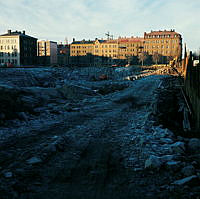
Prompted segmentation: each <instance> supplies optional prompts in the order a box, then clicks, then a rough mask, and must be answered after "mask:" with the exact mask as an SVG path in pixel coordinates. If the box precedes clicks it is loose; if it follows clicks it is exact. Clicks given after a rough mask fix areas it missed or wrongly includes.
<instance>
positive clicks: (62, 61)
mask: <svg viewBox="0 0 200 199" xmlns="http://www.w3.org/2000/svg"><path fill="white" fill-rule="evenodd" d="M57 59H58V65H60V66H66V65H69V59H70V45H69V44H58V45H57Z"/></svg>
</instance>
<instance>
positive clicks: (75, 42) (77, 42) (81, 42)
mask: <svg viewBox="0 0 200 199" xmlns="http://www.w3.org/2000/svg"><path fill="white" fill-rule="evenodd" d="M93 43H94V41H90V40H89V41H85V40H82V41H73V42H72V43H71V44H93Z"/></svg>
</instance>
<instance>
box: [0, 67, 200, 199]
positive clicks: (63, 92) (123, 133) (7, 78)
mask: <svg viewBox="0 0 200 199" xmlns="http://www.w3.org/2000/svg"><path fill="white" fill-rule="evenodd" d="M135 68H137V67H136V66H134V67H130V68H129V67H127V68H116V69H115V68H103V67H102V68H100V67H99V68H93V67H92V68H71V69H70V68H57V69H54V68H53V69H52V68H43V69H40V68H39V69H30V70H29V69H28V70H27V69H26V70H25V69H20V70H19V71H18V70H17V69H13V71H15V70H16V74H13V71H11V70H10V69H8V70H7V73H5V74H4V73H2V72H1V71H0V79H1V81H3V83H2V84H1V85H0V93H1V92H2V93H3V94H5V95H4V96H2V95H0V102H3V104H4V105H5V106H2V103H0V104H1V105H0V126H1V128H0V142H1V151H0V164H1V166H2V167H1V168H2V169H1V174H2V176H3V178H2V179H1V182H0V198H1V196H2V195H1V194H4V195H5V193H6V194H7V195H8V194H11V196H10V197H7V198H6V199H14V198H20V197H21V198H44V199H46V198H51V197H56V196H58V198H59V197H60V198H62V196H63V195H64V197H68V198H89V197H92V198H95V197H96V196H97V193H102V191H105V193H106V194H108V195H107V197H109V198H112V197H113V198H118V196H119V197H120V198H127V199H128V198H130V196H131V198H156V197H159V198H163V196H165V194H169V195H166V198H173V197H171V196H173V194H174V193H175V192H174V191H178V189H177V188H176V187H177V185H183V186H184V188H183V192H184V194H188V193H189V192H192V193H193V194H194V195H195V194H196V192H198V189H197V188H196V192H195V191H190V190H188V188H191V187H192V186H194V187H192V188H195V187H197V186H198V185H197V184H196V180H198V179H199V177H198V176H199V169H200V168H199V163H200V153H198V152H197V151H198V149H199V148H198V147H199V146H198V142H199V141H198V139H195V140H194V139H188V138H184V137H177V136H176V135H175V134H174V133H173V132H175V133H177V132H178V131H177V132H176V129H179V127H180V126H176V125H180V123H179V122H180V121H177V120H175V119H174V116H175V115H176V113H177V112H176V110H175V109H174V107H173V106H172V105H173V104H174V101H176V100H177V98H176V96H175V95H177V93H176V92H177V90H175V91H174V90H172V89H171V88H170V86H169V85H170V84H171V83H172V85H174V83H173V78H172V77H168V76H155V75H154V76H146V77H144V76H145V75H141V74H140V71H141V69H140V71H138V70H137V71H135V70H136V69H135ZM135 72H137V74H136V73H135ZM148 72H150V71H148ZM102 74H105V75H106V77H108V78H104V79H102V81H98V80H99V77H100V76H101V75H102ZM23 76H24V77H23ZM126 77H129V79H131V80H134V81H126V80H124V79H125V78H126ZM29 79H30V81H29ZM127 79H128V78H127ZM136 79H137V80H136ZM172 87H173V89H175V87H174V86H172ZM4 102H6V103H4ZM163 104H164V106H163ZM5 110H6V111H5ZM177 114H179V113H177ZM178 118H179V117H178ZM181 123H182V121H181ZM168 127H169V128H170V130H169V129H168ZM194 146H195V147H194ZM193 151H194V152H193ZM5 168H6V169H5ZM8 169H9V170H8ZM11 171H13V173H12V172H11ZM6 173H7V174H6ZM181 177H188V178H183V179H180V178H181ZM177 179H180V180H177ZM171 182H174V184H173V183H171ZM104 183H105V186H104V188H105V190H104V188H103V190H102V184H104ZM166 184H167V185H166ZM62 185H64V188H63V186H62ZM99 187H100V189H99ZM119 187H120V188H119ZM72 190H73V193H72ZM85 190H89V192H87V193H89V194H90V196H88V195H87V193H86V191H85ZM173 192H174V193H173ZM112 193H116V196H111V195H112ZM62 194H63V195H62ZM70 194H74V195H70ZM78 194H80V195H78ZM120 194H122V195H120ZM125 194H127V195H125ZM129 194H130V195H129ZM61 195H62V196H61ZM180 196H182V195H181V194H180ZM98 197H99V198H102V199H103V198H104V196H103V195H98ZM174 198H175V197H174ZM183 198H184V195H183Z"/></svg>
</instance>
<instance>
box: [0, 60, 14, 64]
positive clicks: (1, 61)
mask: <svg viewBox="0 0 200 199" xmlns="http://www.w3.org/2000/svg"><path fill="white" fill-rule="evenodd" d="M4 63H12V64H17V59H7V60H6V59H0V64H4Z"/></svg>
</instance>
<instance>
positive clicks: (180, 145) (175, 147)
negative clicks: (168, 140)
mask: <svg viewBox="0 0 200 199" xmlns="http://www.w3.org/2000/svg"><path fill="white" fill-rule="evenodd" d="M171 150H172V152H175V153H184V152H185V144H184V142H176V143H174V144H172V145H171Z"/></svg>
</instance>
